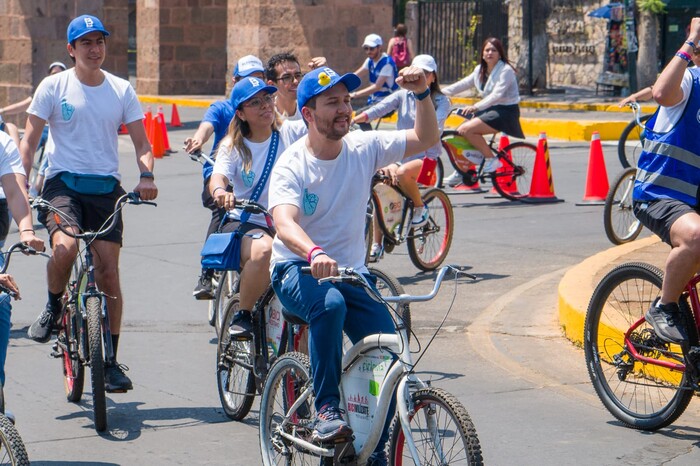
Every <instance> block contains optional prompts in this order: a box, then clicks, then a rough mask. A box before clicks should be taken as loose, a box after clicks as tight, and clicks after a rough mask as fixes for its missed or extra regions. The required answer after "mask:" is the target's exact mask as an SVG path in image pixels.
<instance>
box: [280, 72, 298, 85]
mask: <svg viewBox="0 0 700 466" xmlns="http://www.w3.org/2000/svg"><path fill="white" fill-rule="evenodd" d="M303 77H304V75H303V74H302V73H294V74H283V75H282V76H280V77H279V78H277V79H275V81H277V82H280V81H282V82H283V83H284V84H292V83H293V82H294V81H295V80H296V81H297V82H299V81H301V78H303Z"/></svg>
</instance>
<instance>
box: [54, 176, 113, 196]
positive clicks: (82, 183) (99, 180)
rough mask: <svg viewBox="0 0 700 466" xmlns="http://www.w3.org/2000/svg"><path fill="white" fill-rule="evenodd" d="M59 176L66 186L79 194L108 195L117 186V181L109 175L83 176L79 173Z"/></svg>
mask: <svg viewBox="0 0 700 466" xmlns="http://www.w3.org/2000/svg"><path fill="white" fill-rule="evenodd" d="M59 176H60V178H61V181H63V182H64V183H65V184H66V186H68V187H69V188H70V189H72V190H73V191H76V192H79V193H80V194H95V195H104V194H110V193H112V192H113V191H114V189H115V188H116V187H117V185H118V184H119V180H118V179H116V178H115V177H113V176H110V175H83V174H80V173H70V172H61V174H60V175H59Z"/></svg>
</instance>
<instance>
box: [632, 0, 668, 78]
mask: <svg viewBox="0 0 700 466" xmlns="http://www.w3.org/2000/svg"><path fill="white" fill-rule="evenodd" d="M637 7H638V8H639V37H638V41H639V53H638V54H637V86H638V87H639V89H642V88H645V87H647V86H651V85H652V84H654V82H656V76H657V74H658V73H659V65H658V56H659V51H658V47H659V15H661V14H663V13H665V12H666V4H665V3H664V2H662V1H661V0H639V1H638V3H637Z"/></svg>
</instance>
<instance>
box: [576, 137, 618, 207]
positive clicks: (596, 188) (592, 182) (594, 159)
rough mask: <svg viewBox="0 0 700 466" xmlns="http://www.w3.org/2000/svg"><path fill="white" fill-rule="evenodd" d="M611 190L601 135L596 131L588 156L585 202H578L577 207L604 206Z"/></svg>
mask: <svg viewBox="0 0 700 466" xmlns="http://www.w3.org/2000/svg"><path fill="white" fill-rule="evenodd" d="M609 189H610V185H609V184H608V171H607V170H606V169H605V158H604V157H603V146H602V145H601V143H600V133H598V131H594V132H593V136H592V137H591V151H590V153H589V155H588V173H587V174H586V192H585V193H584V195H583V200H582V201H581V202H577V203H576V205H604V204H605V198H606V197H607V195H608V190H609Z"/></svg>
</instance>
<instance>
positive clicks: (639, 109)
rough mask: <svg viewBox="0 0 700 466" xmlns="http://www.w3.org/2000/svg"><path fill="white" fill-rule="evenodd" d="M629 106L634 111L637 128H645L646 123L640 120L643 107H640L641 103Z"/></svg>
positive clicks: (628, 104) (633, 103)
mask: <svg viewBox="0 0 700 466" xmlns="http://www.w3.org/2000/svg"><path fill="white" fill-rule="evenodd" d="M627 106H628V107H629V108H631V109H632V113H633V114H634V121H636V122H637V126H644V123H642V120H641V119H640V118H641V117H642V107H641V106H640V105H639V103H638V102H627Z"/></svg>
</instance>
